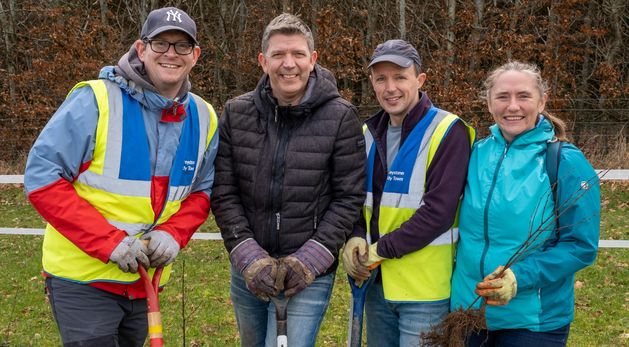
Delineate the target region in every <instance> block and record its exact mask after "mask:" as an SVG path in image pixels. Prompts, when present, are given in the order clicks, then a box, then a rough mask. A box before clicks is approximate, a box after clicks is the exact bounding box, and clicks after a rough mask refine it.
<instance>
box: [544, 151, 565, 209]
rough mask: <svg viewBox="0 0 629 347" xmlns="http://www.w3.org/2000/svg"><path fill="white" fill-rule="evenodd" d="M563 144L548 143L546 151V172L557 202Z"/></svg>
mask: <svg viewBox="0 0 629 347" xmlns="http://www.w3.org/2000/svg"><path fill="white" fill-rule="evenodd" d="M562 144H563V142H561V141H559V140H555V141H552V142H549V143H548V148H547V149H546V172H547V174H548V178H549V179H550V186H551V187H552V190H553V199H555V202H557V196H556V195H557V174H558V172H559V158H560V157H561V147H562Z"/></svg>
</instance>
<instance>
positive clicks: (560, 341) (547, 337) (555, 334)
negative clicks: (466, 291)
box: [466, 324, 570, 347]
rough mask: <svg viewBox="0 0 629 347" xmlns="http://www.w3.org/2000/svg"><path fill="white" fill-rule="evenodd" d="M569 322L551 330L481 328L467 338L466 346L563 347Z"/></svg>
mask: <svg viewBox="0 0 629 347" xmlns="http://www.w3.org/2000/svg"><path fill="white" fill-rule="evenodd" d="M569 333H570V324H568V325H566V326H563V327H561V328H559V329H555V330H551V331H530V330H526V329H501V330H493V331H487V330H483V331H481V332H480V333H478V334H474V335H472V336H470V337H468V338H467V341H466V346H467V347H493V346H495V347H531V346H534V347H563V346H565V345H566V343H567V342H568V334H569Z"/></svg>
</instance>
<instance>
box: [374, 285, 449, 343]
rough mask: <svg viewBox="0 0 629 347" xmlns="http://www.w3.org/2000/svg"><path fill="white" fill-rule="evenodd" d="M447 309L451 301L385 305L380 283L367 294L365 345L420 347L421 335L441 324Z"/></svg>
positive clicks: (389, 303)
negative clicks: (433, 326)
mask: <svg viewBox="0 0 629 347" xmlns="http://www.w3.org/2000/svg"><path fill="white" fill-rule="evenodd" d="M449 309H450V301H449V300H442V301H437V302H419V303H418V302H390V301H385V299H384V292H383V289H382V283H381V282H374V283H372V284H371V287H370V288H369V289H368V290H367V297H366V300H365V312H366V313H367V345H368V346H372V347H379V346H400V347H407V346H420V344H421V340H420V334H421V333H422V332H428V331H429V330H430V328H431V326H432V325H435V324H438V323H440V322H441V321H442V320H443V319H444V318H445V317H446V316H447V315H448V310H449Z"/></svg>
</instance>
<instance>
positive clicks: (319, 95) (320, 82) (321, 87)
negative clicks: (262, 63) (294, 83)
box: [254, 64, 341, 116]
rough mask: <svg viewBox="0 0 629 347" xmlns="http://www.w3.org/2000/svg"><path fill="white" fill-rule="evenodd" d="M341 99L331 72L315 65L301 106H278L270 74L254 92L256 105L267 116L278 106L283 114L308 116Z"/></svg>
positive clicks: (261, 79)
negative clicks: (319, 108) (321, 107)
mask: <svg viewBox="0 0 629 347" xmlns="http://www.w3.org/2000/svg"><path fill="white" fill-rule="evenodd" d="M340 97H341V95H340V94H339V91H338V88H337V86H336V79H335V78H334V75H333V74H332V72H330V70H328V69H326V68H324V67H322V66H320V65H319V64H315V67H314V69H313V70H312V72H311V73H310V77H309V78H308V84H307V85H306V91H305V93H304V96H303V98H302V99H301V101H300V103H299V105H295V106H278V104H277V99H276V98H275V97H274V96H273V91H272V89H271V82H270V79H269V75H268V74H264V75H263V76H262V78H260V81H259V82H258V86H257V87H256V89H255V91H254V99H255V105H256V108H257V109H258V111H260V113H261V114H266V113H267V112H268V111H269V110H271V109H273V108H275V107H276V106H278V110H279V111H280V112H281V113H282V114H292V115H297V116H298V115H304V116H307V115H309V114H311V113H312V112H313V111H314V110H315V109H317V108H318V107H320V106H321V105H324V104H326V103H327V102H328V101H330V100H332V99H336V98H340Z"/></svg>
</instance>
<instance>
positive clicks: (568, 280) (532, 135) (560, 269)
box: [451, 116, 600, 331]
mask: <svg viewBox="0 0 629 347" xmlns="http://www.w3.org/2000/svg"><path fill="white" fill-rule="evenodd" d="M490 130H491V135H490V136H489V137H487V138H485V139H483V140H481V141H479V142H477V143H476V144H475V145H474V148H473V151H472V156H471V159H470V167H469V172H468V178H467V184H466V187H465V195H464V197H463V202H462V205H461V210H460V217H459V218H460V219H459V232H460V240H459V244H458V246H457V255H456V265H455V270H454V275H453V278H452V297H451V308H452V309H453V310H454V309H458V308H463V309H465V308H467V307H468V306H469V305H470V304H471V303H472V302H473V301H474V299H475V298H476V294H474V289H475V287H476V283H478V282H480V281H482V279H483V278H484V277H485V276H487V275H488V274H490V273H491V272H492V271H493V270H494V269H496V267H498V266H499V265H504V264H505V263H506V262H507V261H508V259H509V258H510V257H511V256H512V255H513V254H514V253H515V252H516V250H517V249H518V248H519V247H520V246H521V245H522V244H523V243H524V242H525V241H526V240H527V238H528V237H529V234H530V233H533V232H534V231H535V230H537V229H538V228H540V225H543V226H542V227H541V229H540V230H544V231H543V232H541V233H539V234H540V235H539V236H538V237H537V239H534V240H532V246H531V247H529V248H528V251H527V252H526V253H525V255H524V257H522V258H520V260H519V261H517V262H516V263H515V264H514V265H513V266H512V267H511V269H512V270H513V273H514V274H515V277H516V281H517V294H516V296H515V297H514V298H513V299H512V300H511V301H510V302H509V303H508V304H507V305H505V306H487V311H486V318H487V326H488V328H489V330H498V329H528V330H531V331H550V330H554V329H557V328H560V327H563V326H565V325H567V324H569V323H570V322H572V320H573V318H574V290H573V283H574V274H575V273H576V272H577V271H579V270H580V269H582V268H584V267H586V266H588V265H590V264H592V263H593V262H594V260H595V259H596V253H597V249H598V238H599V225H600V187H599V181H598V177H597V176H596V173H595V171H594V169H592V166H591V165H590V164H589V163H588V161H587V160H586V159H585V157H584V155H583V153H581V151H579V150H578V149H577V148H576V147H575V146H573V145H572V144H569V143H565V144H564V146H563V148H562V151H561V158H560V163H559V172H558V175H557V177H558V183H557V184H558V186H557V187H558V190H557V195H558V198H557V201H558V204H559V228H558V231H556V230H555V223H554V220H555V219H554V218H553V210H554V205H555V204H554V201H553V198H552V193H551V188H550V181H549V179H548V175H547V172H546V165H545V160H546V147H547V143H548V141H549V140H551V139H552V138H553V137H554V135H555V133H554V130H553V127H552V125H551V123H550V122H549V121H548V120H546V119H545V118H543V117H542V116H540V120H539V121H538V123H537V126H536V127H535V128H533V129H531V130H528V131H526V132H524V133H522V134H520V135H518V136H517V137H515V138H514V139H513V141H512V142H511V143H510V144H509V143H507V142H506V141H505V139H504V138H503V136H502V134H501V132H500V129H499V128H498V126H497V125H493V126H492V127H491V128H490ZM544 221H546V222H544ZM480 303H481V300H478V301H477V302H476V303H475V306H476V307H479V306H480Z"/></svg>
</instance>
